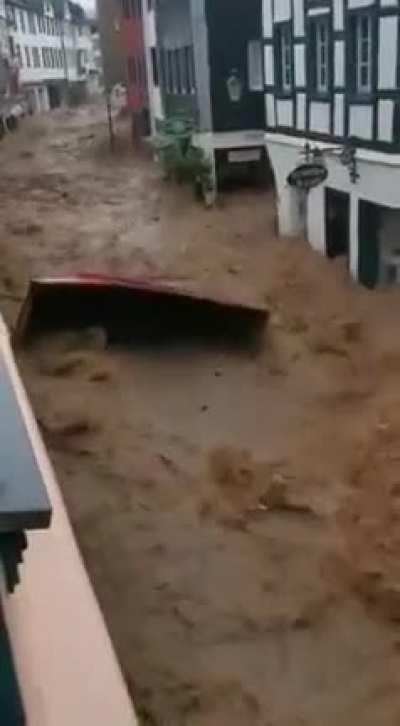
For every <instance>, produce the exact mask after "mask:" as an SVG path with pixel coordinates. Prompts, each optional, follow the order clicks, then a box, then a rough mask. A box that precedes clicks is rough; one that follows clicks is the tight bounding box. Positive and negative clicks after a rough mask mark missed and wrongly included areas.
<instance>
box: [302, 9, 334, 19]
mask: <svg viewBox="0 0 400 726" xmlns="http://www.w3.org/2000/svg"><path fill="white" fill-rule="evenodd" d="M330 12H331V9H330V8H328V7H321V8H310V10H309V11H308V13H307V15H310V16H311V17H313V16H315V15H329V14H330Z"/></svg>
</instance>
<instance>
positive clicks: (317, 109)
mask: <svg viewBox="0 0 400 726" xmlns="http://www.w3.org/2000/svg"><path fill="white" fill-rule="evenodd" d="M330 108H331V106H330V103H321V102H312V103H311V104H310V129H311V131H316V132H318V133H320V134H329V133H330Z"/></svg>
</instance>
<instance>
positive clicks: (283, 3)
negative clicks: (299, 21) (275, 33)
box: [274, 0, 291, 23]
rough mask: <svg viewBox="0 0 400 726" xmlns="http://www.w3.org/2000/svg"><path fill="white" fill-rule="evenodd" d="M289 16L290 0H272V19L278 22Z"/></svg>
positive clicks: (287, 18)
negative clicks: (276, 0) (273, 0)
mask: <svg viewBox="0 0 400 726" xmlns="http://www.w3.org/2000/svg"><path fill="white" fill-rule="evenodd" d="M290 18H291V0H279V1H278V2H274V20H275V22H276V23H277V22H280V21H282V20H290Z"/></svg>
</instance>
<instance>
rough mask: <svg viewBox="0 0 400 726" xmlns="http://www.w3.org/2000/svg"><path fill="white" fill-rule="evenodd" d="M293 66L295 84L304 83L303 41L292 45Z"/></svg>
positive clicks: (300, 84) (302, 84)
mask: <svg viewBox="0 0 400 726" xmlns="http://www.w3.org/2000/svg"><path fill="white" fill-rule="evenodd" d="M294 68H295V75H294V78H295V84H296V86H305V84H306V50H305V45H304V44H303V43H296V45H295V46H294Z"/></svg>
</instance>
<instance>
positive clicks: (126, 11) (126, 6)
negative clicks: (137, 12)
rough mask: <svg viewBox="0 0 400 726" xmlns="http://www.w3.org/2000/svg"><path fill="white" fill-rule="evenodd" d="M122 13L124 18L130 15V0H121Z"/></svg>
mask: <svg viewBox="0 0 400 726" xmlns="http://www.w3.org/2000/svg"><path fill="white" fill-rule="evenodd" d="M122 14H123V16H124V18H130V17H131V5H130V0H122Z"/></svg>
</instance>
